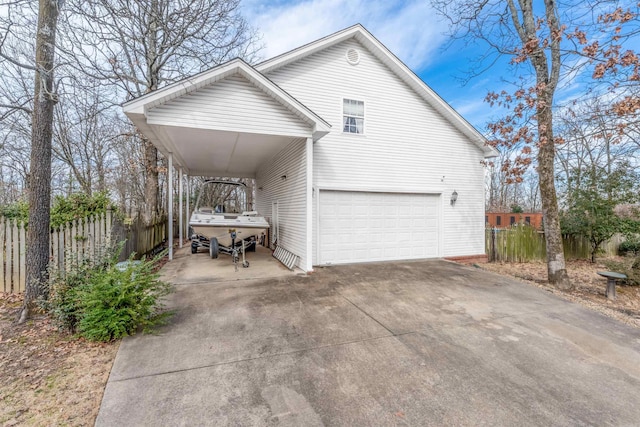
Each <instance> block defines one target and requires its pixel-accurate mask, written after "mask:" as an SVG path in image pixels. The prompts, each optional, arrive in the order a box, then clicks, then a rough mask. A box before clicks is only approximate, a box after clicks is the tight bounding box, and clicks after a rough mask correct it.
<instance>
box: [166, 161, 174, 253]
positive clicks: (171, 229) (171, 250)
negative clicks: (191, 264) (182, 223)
mask: <svg viewBox="0 0 640 427" xmlns="http://www.w3.org/2000/svg"><path fill="white" fill-rule="evenodd" d="M168 181H169V185H167V191H168V192H169V194H168V196H169V197H167V199H168V202H169V207H168V209H167V211H168V212H169V236H168V241H169V261H171V260H172V259H173V153H169V178H168Z"/></svg>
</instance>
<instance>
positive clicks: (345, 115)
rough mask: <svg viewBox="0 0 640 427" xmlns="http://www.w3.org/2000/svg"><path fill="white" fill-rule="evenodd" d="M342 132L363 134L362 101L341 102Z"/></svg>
mask: <svg viewBox="0 0 640 427" xmlns="http://www.w3.org/2000/svg"><path fill="white" fill-rule="evenodd" d="M342 132H344V133H360V134H362V133H364V101H356V100H353V99H344V100H343V102H342Z"/></svg>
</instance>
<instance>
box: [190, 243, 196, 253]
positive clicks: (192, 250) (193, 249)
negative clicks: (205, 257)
mask: <svg viewBox="0 0 640 427" xmlns="http://www.w3.org/2000/svg"><path fill="white" fill-rule="evenodd" d="M191 253H192V254H197V253H198V245H197V244H195V243H192V244H191Z"/></svg>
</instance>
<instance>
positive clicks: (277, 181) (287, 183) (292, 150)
mask: <svg viewBox="0 0 640 427" xmlns="http://www.w3.org/2000/svg"><path fill="white" fill-rule="evenodd" d="M283 176H286V178H283ZM309 178H310V177H309ZM306 181H307V173H306V139H300V140H296V141H295V142H293V143H291V144H290V145H288V146H287V147H286V148H284V149H283V150H282V151H281V152H280V153H278V154H276V155H275V156H274V157H273V158H272V159H271V160H270V161H269V162H267V163H266V164H264V165H262V167H261V168H260V169H259V170H258V172H257V174H256V210H257V211H258V212H260V214H261V215H263V216H264V217H265V218H266V219H267V221H268V222H269V224H273V212H272V207H273V203H274V202H277V204H278V223H279V228H278V237H279V241H278V244H279V245H280V246H282V247H283V248H284V249H286V250H288V251H289V252H292V253H294V254H296V255H298V256H299V257H300V260H299V262H298V267H300V268H302V269H305V265H306V264H305V263H306V261H307V256H310V254H309V255H307V253H306V252H307V245H306V241H307V222H306V218H307V209H306V206H307V199H306V197H307V193H306V188H307V187H306ZM308 214H309V215H310V214H311V212H309V213H308ZM271 231H272V232H273V230H271Z"/></svg>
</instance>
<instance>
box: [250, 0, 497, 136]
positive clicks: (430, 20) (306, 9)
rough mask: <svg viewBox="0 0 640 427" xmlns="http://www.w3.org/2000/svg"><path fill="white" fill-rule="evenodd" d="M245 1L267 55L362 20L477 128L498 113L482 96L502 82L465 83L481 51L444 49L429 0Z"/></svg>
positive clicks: (440, 24)
mask: <svg viewBox="0 0 640 427" xmlns="http://www.w3.org/2000/svg"><path fill="white" fill-rule="evenodd" d="M242 5H243V13H244V15H245V17H247V19H248V20H249V22H250V23H251V24H252V25H253V26H255V27H257V28H258V30H259V32H260V33H262V35H263V38H262V42H263V43H264V46H265V49H264V51H263V52H262V55H263V57H264V58H265V59H266V58H270V57H272V56H275V55H278V54H280V53H283V52H286V51H288V50H290V49H293V48H295V47H298V46H300V45H303V44H305V43H308V42H311V41H313V40H317V39H319V38H321V37H324V36H326V35H329V34H331V33H333V32H335V31H338V30H341V29H343V28H346V27H349V26H351V25H354V24H356V23H360V24H362V25H364V26H365V27H366V28H367V29H368V30H369V31H370V32H371V33H372V34H373V35H374V36H375V37H376V38H377V39H378V40H380V41H381V42H382V43H384V44H385V46H387V47H388V48H389V49H390V50H391V51H392V52H393V53H394V54H396V55H397V56H398V57H399V58H400V59H401V60H402V61H403V62H404V63H405V64H407V65H408V66H409V67H410V68H411V69H412V70H413V71H414V72H415V73H416V74H418V75H419V76H420V77H421V78H422V80H424V81H425V82H426V83H427V84H428V85H429V86H430V87H431V88H432V89H434V90H435V91H436V92H437V93H438V94H439V95H440V96H441V97H442V98H443V99H444V100H445V101H447V102H448V103H449V104H451V105H452V106H453V107H454V108H455V109H456V110H457V111H458V112H459V113H460V114H462V115H463V116H464V117H465V118H466V119H467V120H468V121H469V122H470V123H471V124H473V125H474V126H475V127H476V128H478V129H479V130H482V129H484V127H485V125H486V123H487V121H488V120H489V119H490V118H491V117H493V116H495V115H496V114H497V111H491V109H490V108H489V105H488V104H486V103H484V102H483V99H484V97H485V95H486V94H487V91H489V90H495V89H497V87H496V86H498V85H499V80H496V78H495V77H493V76H492V75H490V74H484V75H482V76H480V77H477V78H474V79H472V80H471V81H470V82H469V83H467V84H466V85H463V84H462V82H461V78H462V77H464V75H465V72H466V71H467V70H468V68H469V63H470V61H472V60H473V59H474V58H476V57H477V55H478V53H477V52H473V51H470V50H469V49H465V48H464V47H463V46H462V44H461V43H457V44H455V45H454V46H449V48H448V49H445V47H447V46H448V42H449V38H448V36H446V35H445V32H446V31H447V23H446V22H445V21H444V20H443V19H442V18H441V17H440V16H438V15H436V13H435V12H434V11H433V10H431V9H430V7H429V2H428V1H427V0H406V1H395V0H387V1H371V0H350V1H345V0H304V1H292V0H289V1H284V0H272V1H268V0H243V3H242Z"/></svg>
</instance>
